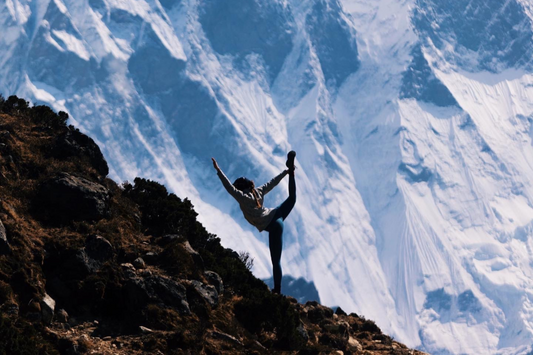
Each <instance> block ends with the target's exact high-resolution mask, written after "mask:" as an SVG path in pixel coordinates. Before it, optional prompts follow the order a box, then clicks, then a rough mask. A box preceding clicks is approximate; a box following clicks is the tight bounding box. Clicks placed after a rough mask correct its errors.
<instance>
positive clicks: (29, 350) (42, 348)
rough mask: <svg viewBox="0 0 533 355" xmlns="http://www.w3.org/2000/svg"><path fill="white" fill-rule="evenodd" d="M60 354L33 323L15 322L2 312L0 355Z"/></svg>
mask: <svg viewBox="0 0 533 355" xmlns="http://www.w3.org/2000/svg"><path fill="white" fill-rule="evenodd" d="M11 354H25V355H26V354H27V355H32V354H50V355H52V354H58V353H57V352H56V351H55V350H53V348H52V347H51V346H50V344H48V343H47V342H46V341H45V340H44V339H43V338H42V337H41V336H40V335H39V334H38V333H37V331H36V330H35V328H34V327H32V326H31V324H28V323H22V322H14V321H13V320H11V319H9V318H6V317H4V316H3V315H2V314H0V355H11Z"/></svg>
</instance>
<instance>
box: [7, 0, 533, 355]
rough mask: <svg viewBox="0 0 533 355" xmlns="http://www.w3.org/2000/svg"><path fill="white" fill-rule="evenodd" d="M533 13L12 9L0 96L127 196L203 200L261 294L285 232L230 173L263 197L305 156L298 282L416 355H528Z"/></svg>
mask: <svg viewBox="0 0 533 355" xmlns="http://www.w3.org/2000/svg"><path fill="white" fill-rule="evenodd" d="M532 14H533V3H530V1H526V0H506V1H495V0H491V1H482V0H468V1H466V0H454V1H443V0H375V1H369V0H339V1H337V0H308V1H296V0H276V1H274V0H272V1H269V2H264V1H263V2H262V1H259V0H233V1H220V0H181V1H170V0H129V1H124V0H0V28H1V29H2V33H3V36H0V93H2V94H4V96H6V95H10V94H17V95H19V96H23V97H25V98H27V99H30V100H32V101H33V102H35V103H47V104H50V105H52V106H53V107H54V108H55V109H56V110H65V111H68V112H69V114H70V115H71V117H72V121H73V124H75V125H76V126H78V127H80V128H81V129H82V130H84V131H86V132H87V133H89V134H90V135H91V136H92V137H94V138H95V139H96V140H97V141H98V143H99V144H100V146H101V147H102V150H103V152H104V155H105V156H106V158H107V159H108V162H109V164H110V168H111V177H112V178H114V179H117V180H119V181H121V180H131V179H133V178H134V177H135V176H143V177H148V178H151V179H156V180H159V181H161V182H163V183H165V184H166V185H167V186H168V187H169V188H170V189H172V190H173V191H174V192H176V193H177V194H178V195H180V196H188V197H189V198H190V199H191V200H192V202H193V204H194V205H195V208H196V209H197V210H199V211H200V217H201V219H202V223H204V225H206V227H207V228H208V230H210V231H211V232H213V233H216V234H218V235H219V236H220V237H221V238H222V240H223V242H224V244H225V245H226V246H228V247H231V248H233V249H236V250H245V251H249V252H250V253H251V254H252V256H253V257H254V258H255V264H254V265H255V270H254V271H255V273H256V275H257V276H259V277H261V278H268V277H270V260H269V251H268V245H267V236H266V233H263V234H260V233H258V232H257V231H256V230H254V228H253V227H251V226H249V225H247V223H246V222H245V220H244V218H243V217H242V214H241V213H240V211H239V209H238V206H237V204H236V203H235V202H234V201H232V200H231V197H230V196H228V195H227V194H226V193H225V191H223V190H222V188H221V185H220V182H219V181H218V179H217V177H216V175H215V173H214V170H213V168H212V166H211V164H210V158H211V156H214V157H216V158H217V160H218V161H219V164H220V166H221V167H222V168H223V169H224V171H225V172H226V174H227V175H228V176H229V177H230V178H236V177H238V176H241V175H246V176H248V177H251V178H253V179H254V180H255V181H256V182H257V183H259V184H260V183H263V182H265V181H267V180H268V179H270V178H271V177H273V176H275V175H276V174H277V173H279V172H280V171H281V170H282V169H283V168H284V162H285V154H286V152H287V151H288V150H290V149H294V150H296V151H297V152H298V156H297V165H298V167H299V169H298V171H297V183H298V202H297V205H296V208H295V210H294V211H293V212H292V214H291V217H290V218H289V219H288V220H287V225H286V232H285V240H284V252H283V257H282V266H283V270H284V272H285V273H286V274H290V275H292V276H293V277H295V278H298V277H302V278H305V279H306V280H309V281H312V282H314V285H315V287H316V288H317V290H318V292H319V294H320V298H321V300H322V302H323V303H325V304H327V305H340V306H341V307H342V308H343V309H345V310H347V311H354V312H357V313H358V314H363V315H364V316H365V317H367V318H370V319H374V320H376V322H377V324H378V325H379V326H380V327H381V328H382V329H383V330H384V331H385V332H386V333H389V334H391V335H393V336H395V337H396V338H397V339H398V340H400V341H402V342H404V343H406V344H408V345H409V346H413V347H418V348H421V349H424V350H426V351H429V352H431V353H436V354H438V353H441V354H447V353H454V354H456V353H466V354H482V353H505V354H507V353H509V354H513V353H526V352H527V351H528V349H529V347H530V345H531V343H533V304H532V301H531V300H533V293H532V290H533V287H532V286H533V281H532V280H533V278H532V276H533V268H532V265H533V244H532V243H533V242H532V238H533V185H532V182H531V178H530V177H531V176H533V125H532V123H533V75H532V74H531V71H532V70H531V69H532V67H531V63H530V62H531V60H530V58H531V57H532V54H533V42H532V38H533V29H532V18H533V15H532ZM285 183H286V182H282V184H281V186H280V187H279V188H278V189H277V191H275V192H273V193H272V195H271V196H269V197H268V199H267V203H268V204H269V205H272V206H275V205H276V204H278V203H280V202H281V201H283V198H284V197H285V196H286V188H285Z"/></svg>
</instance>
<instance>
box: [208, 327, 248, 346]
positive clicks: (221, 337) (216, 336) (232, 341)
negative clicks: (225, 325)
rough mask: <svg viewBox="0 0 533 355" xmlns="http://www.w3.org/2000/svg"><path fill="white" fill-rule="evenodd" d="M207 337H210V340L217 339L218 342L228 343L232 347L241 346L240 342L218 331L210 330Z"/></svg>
mask: <svg viewBox="0 0 533 355" xmlns="http://www.w3.org/2000/svg"><path fill="white" fill-rule="evenodd" d="M208 336H210V337H211V338H214V339H219V340H222V341H225V342H228V343H230V344H231V345H232V346H233V347H234V346H235V345H237V346H243V344H242V342H241V341H240V340H239V339H237V338H235V337H234V336H233V335H229V334H226V333H223V332H220V331H217V330H212V331H210V332H209V333H208Z"/></svg>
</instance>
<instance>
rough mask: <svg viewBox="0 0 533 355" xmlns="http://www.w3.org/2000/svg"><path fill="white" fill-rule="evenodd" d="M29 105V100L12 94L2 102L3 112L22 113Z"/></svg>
mask: <svg viewBox="0 0 533 355" xmlns="http://www.w3.org/2000/svg"><path fill="white" fill-rule="evenodd" d="M28 107H29V103H28V101H26V100H24V99H19V98H18V97H17V96H15V95H12V96H10V97H8V99H7V100H5V101H4V102H3V103H2V112H4V113H17V114H20V113H23V112H25V111H26V110H27V109H28Z"/></svg>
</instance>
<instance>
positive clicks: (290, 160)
mask: <svg viewBox="0 0 533 355" xmlns="http://www.w3.org/2000/svg"><path fill="white" fill-rule="evenodd" d="M294 158H296V152H295V151H294V150H291V151H290V152H289V153H287V162H286V163H285V165H287V168H289V172H294Z"/></svg>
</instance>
